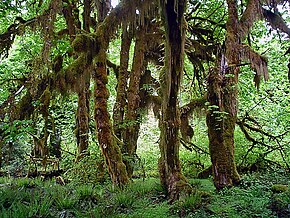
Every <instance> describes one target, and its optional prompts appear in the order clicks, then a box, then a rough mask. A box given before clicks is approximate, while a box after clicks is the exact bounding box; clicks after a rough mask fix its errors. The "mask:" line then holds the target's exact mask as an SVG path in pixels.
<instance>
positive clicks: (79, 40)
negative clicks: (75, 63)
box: [72, 34, 96, 52]
mask: <svg viewBox="0 0 290 218" xmlns="http://www.w3.org/2000/svg"><path fill="white" fill-rule="evenodd" d="M95 41H96V40H95V35H94V34H79V35H77V36H76V38H75V39H74V41H73V42H72V48H73V49H74V51H75V52H85V51H88V50H90V49H92V48H94V47H95V44H96V43H95Z"/></svg>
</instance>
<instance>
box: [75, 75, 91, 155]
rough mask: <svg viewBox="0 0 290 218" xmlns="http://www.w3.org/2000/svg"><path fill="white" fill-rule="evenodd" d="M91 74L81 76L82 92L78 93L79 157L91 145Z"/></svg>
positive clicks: (77, 133) (77, 135)
mask: <svg viewBox="0 0 290 218" xmlns="http://www.w3.org/2000/svg"><path fill="white" fill-rule="evenodd" d="M89 85H90V74H89V75H86V73H83V74H82V75H80V90H79V91H78V109H77V131H76V137H77V145H78V155H79V157H81V156H82V154H83V153H84V152H85V151H86V150H87V149H88V145H89V115H90V90H89V88H90V86H89Z"/></svg>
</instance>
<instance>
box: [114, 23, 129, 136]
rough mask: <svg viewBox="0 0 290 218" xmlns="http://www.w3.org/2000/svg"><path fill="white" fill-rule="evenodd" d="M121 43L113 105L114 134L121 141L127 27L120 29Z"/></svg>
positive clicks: (127, 57) (124, 95) (126, 56)
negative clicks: (115, 94)
mask: <svg viewBox="0 0 290 218" xmlns="http://www.w3.org/2000/svg"><path fill="white" fill-rule="evenodd" d="M122 29H123V30H122V42H121V57H120V68H119V74H118V78H117V79H118V85H117V96H116V103H115V105H114V113H113V120H114V133H115V135H116V136H117V137H118V138H119V139H120V140H122V139H123V135H124V134H123V131H124V127H123V126H122V125H123V121H124V113H125V107H126V104H127V101H126V100H127V94H126V93H127V82H128V63H129V51H130V45H131V41H132V37H131V34H130V33H129V32H128V31H127V26H124V27H123V28H122Z"/></svg>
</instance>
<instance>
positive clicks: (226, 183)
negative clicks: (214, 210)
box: [207, 0, 240, 190]
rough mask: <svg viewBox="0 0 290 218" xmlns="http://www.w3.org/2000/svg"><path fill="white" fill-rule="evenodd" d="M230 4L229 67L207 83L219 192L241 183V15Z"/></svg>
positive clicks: (230, 1) (230, 2)
mask: <svg viewBox="0 0 290 218" xmlns="http://www.w3.org/2000/svg"><path fill="white" fill-rule="evenodd" d="M227 3H228V11H229V18H228V22H227V38H226V43H225V47H226V53H225V60H227V64H225V66H220V67H219V69H217V68H216V69H214V70H212V71H211V72H210V75H209V79H208V101H209V102H210V107H209V112H208V114H207V126H208V136H209V148H210V154H211V161H212V170H213V175H214V184H215V186H216V188H217V189H218V190H219V189H222V188H224V187H230V186H232V185H234V184H236V183H238V182H239V181H240V176H239V174H238V172H237V169H236V164H235V158H234V131H235V123H236V119H237V94H238V91H237V82H238V73H239V68H238V66H237V64H239V63H240V59H239V50H238V49H239V35H238V32H239V31H238V12H237V5H236V1H235V0H228V1H227ZM222 64H223V63H222ZM227 66H228V67H227ZM224 67H226V68H224ZM221 69H223V70H221Z"/></svg>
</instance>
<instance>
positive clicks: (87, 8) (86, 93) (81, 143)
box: [76, 0, 91, 159]
mask: <svg viewBox="0 0 290 218" xmlns="http://www.w3.org/2000/svg"><path fill="white" fill-rule="evenodd" d="M90 12H91V1H90V0H84V12H83V29H84V30H85V31H86V32H88V33H89V32H90ZM90 77H91V69H85V70H84V72H83V73H82V74H81V75H80V86H79V87H80V88H79V91H78V109H77V132H76V137H77V145H78V159H79V158H81V157H82V155H83V154H84V152H86V151H87V149H88V147H89V122H90Z"/></svg>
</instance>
